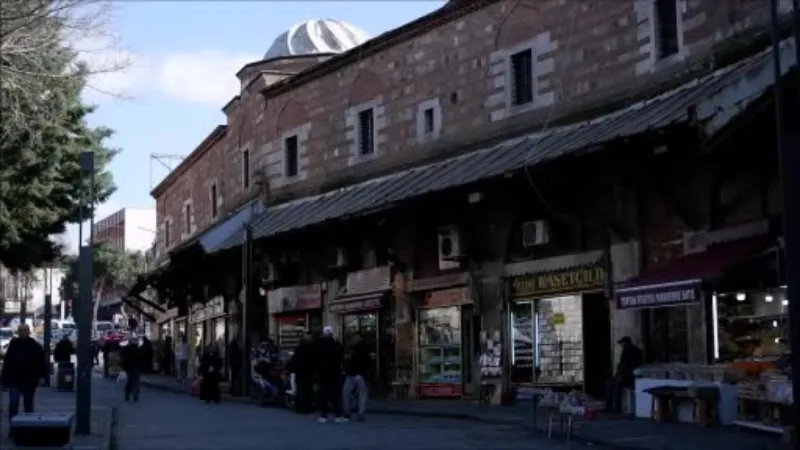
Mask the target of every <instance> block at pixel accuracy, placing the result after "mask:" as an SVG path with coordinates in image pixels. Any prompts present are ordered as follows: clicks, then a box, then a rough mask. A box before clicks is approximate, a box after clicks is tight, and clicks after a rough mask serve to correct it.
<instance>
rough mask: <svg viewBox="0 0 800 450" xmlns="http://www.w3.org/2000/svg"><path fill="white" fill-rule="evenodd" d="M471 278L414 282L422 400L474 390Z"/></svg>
mask: <svg viewBox="0 0 800 450" xmlns="http://www.w3.org/2000/svg"><path fill="white" fill-rule="evenodd" d="M469 280H470V277H469V274H466V273H463V274H453V275H445V276H440V277H434V278H425V279H420V280H412V281H410V282H409V288H408V291H409V293H411V295H413V296H414V297H415V299H416V306H417V332H418V335H417V336H418V337H417V343H418V345H417V347H418V348H417V358H416V361H417V380H418V386H417V388H418V393H417V395H418V397H419V398H459V397H462V396H463V395H464V394H465V392H467V390H469V389H470V388H471V383H472V365H473V364H472V363H473V355H474V353H475V351H474V349H473V348H472V345H471V344H472V342H474V334H475V326H474V314H473V311H472V310H473V306H472V304H473V301H472V295H471V292H470V289H469V287H468V285H469Z"/></svg>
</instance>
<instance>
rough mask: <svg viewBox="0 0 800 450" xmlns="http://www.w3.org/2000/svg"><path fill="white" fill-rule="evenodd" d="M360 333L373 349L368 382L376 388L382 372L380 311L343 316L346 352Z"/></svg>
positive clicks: (343, 336) (343, 335)
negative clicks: (379, 338)
mask: <svg viewBox="0 0 800 450" xmlns="http://www.w3.org/2000/svg"><path fill="white" fill-rule="evenodd" d="M356 333H358V334H360V335H361V339H363V340H364V343H365V344H367V346H368V347H369V348H370V349H372V350H371V352H370V358H371V359H372V367H371V368H370V371H369V374H367V384H368V385H369V386H370V388H372V389H374V388H375V387H377V386H378V375H379V374H380V370H379V363H380V355H379V352H378V336H379V335H378V312H377V311H368V312H359V313H354V314H346V315H343V316H342V344H343V345H344V347H345V352H349V351H350V348H351V346H352V345H353V337H354V336H355V334H356Z"/></svg>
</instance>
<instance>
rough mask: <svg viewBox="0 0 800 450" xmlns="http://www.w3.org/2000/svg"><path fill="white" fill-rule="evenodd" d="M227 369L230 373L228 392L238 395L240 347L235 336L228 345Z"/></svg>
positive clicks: (240, 375)
mask: <svg viewBox="0 0 800 450" xmlns="http://www.w3.org/2000/svg"><path fill="white" fill-rule="evenodd" d="M228 369H229V370H230V373H231V380H230V394H231V395H239V394H240V393H241V392H242V389H241V386H242V347H241V346H239V339H237V338H236V337H234V338H233V339H231V342H230V344H229V345H228Z"/></svg>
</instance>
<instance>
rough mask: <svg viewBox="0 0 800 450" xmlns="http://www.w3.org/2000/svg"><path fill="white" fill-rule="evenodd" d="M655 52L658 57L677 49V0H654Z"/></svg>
mask: <svg viewBox="0 0 800 450" xmlns="http://www.w3.org/2000/svg"><path fill="white" fill-rule="evenodd" d="M655 9H656V11H655V13H656V37H655V40H656V42H655V43H656V52H657V55H658V58H659V59H663V58H668V57H670V56H672V55H674V54H676V53H678V51H679V45H680V43H679V41H678V0H656V2H655Z"/></svg>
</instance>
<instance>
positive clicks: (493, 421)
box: [141, 380, 650, 450]
mask: <svg viewBox="0 0 800 450" xmlns="http://www.w3.org/2000/svg"><path fill="white" fill-rule="evenodd" d="M141 385H142V386H146V387H149V388H152V389H155V390H159V391H163V392H172V393H174V394H183V395H190V392H189V391H188V390H187V389H186V388H185V387H184V386H180V385H175V386H169V385H165V384H163V383H153V382H149V381H145V380H142V381H141ZM223 400H225V401H229V402H233V403H239V404H253V401H252V400H251V399H249V398H246V397H226V396H223ZM371 406H372V408H371V409H370V412H371V413H373V414H381V415H391V416H405V417H423V418H432V419H456V420H464V421H470V422H476V423H483V424H487V425H511V426H517V427H520V428H523V429H525V430H527V431H528V433H532V434H542V436H544V435H543V433H544V431H545V429H546V428H545V427H544V426H542V425H538V426H537V427H536V430H535V431H532V430H531V427H530V424H527V423H525V422H524V421H520V420H518V419H504V418H499V417H485V416H478V415H475V414H470V413H458V412H437V411H409V410H407V409H401V408H392V407H391V406H388V407H387V406H383V405H371ZM553 439H559V440H566V439H563V438H562V437H561V436H557V437H554V438H553ZM568 442H572V443H578V444H583V445H586V446H598V447H605V448H607V449H615V450H650V449H649V448H648V447H644V446H636V445H623V444H618V443H615V442H606V441H603V440H600V439H589V438H585V437H582V436H580V435H576V434H575V431H573V435H572V438H571V439H570V440H569V441H568Z"/></svg>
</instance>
